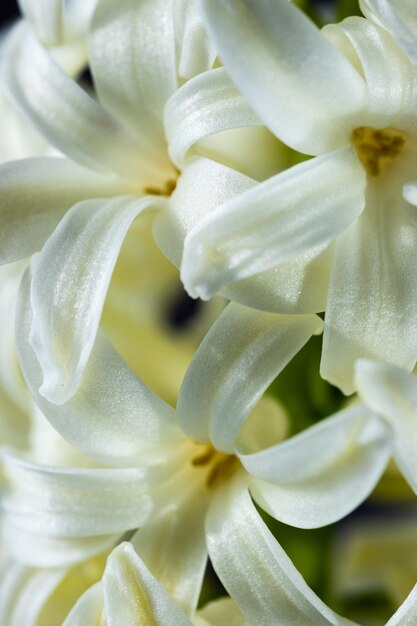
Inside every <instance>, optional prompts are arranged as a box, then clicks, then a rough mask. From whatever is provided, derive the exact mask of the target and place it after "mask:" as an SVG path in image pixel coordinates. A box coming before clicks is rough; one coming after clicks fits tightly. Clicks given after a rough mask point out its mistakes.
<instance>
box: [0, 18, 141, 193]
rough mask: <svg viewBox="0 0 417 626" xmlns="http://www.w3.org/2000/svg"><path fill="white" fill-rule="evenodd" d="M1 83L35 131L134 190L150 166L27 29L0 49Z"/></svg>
mask: <svg viewBox="0 0 417 626" xmlns="http://www.w3.org/2000/svg"><path fill="white" fill-rule="evenodd" d="M0 79H1V81H2V82H3V85H4V87H5V89H6V90H7V92H8V93H9V95H10V96H11V97H12V99H13V100H14V102H15V104H16V106H17V107H18V108H19V109H20V110H21V111H22V112H23V113H24V114H25V115H26V116H27V117H29V119H30V120H31V122H32V123H33V124H34V126H35V127H36V128H37V130H38V131H39V132H40V133H41V134H43V135H44V136H45V137H46V138H47V139H48V141H50V143H52V145H54V146H55V147H56V148H58V150H61V151H62V152H64V154H67V155H68V156H70V157H71V158H73V159H74V160H75V161H78V162H79V163H81V164H82V165H86V166H87V167H91V168H92V169H94V170H99V171H102V170H104V171H106V172H108V171H113V172H117V173H118V174H119V175H121V176H122V177H123V178H126V179H131V180H133V181H134V183H135V184H139V183H138V179H139V180H140V177H141V176H142V175H145V173H146V172H147V169H146V168H147V167H150V166H151V164H150V163H147V161H146V157H144V156H143V154H141V151H140V150H138V149H137V143H136V141H135V140H134V138H133V137H132V136H131V135H130V133H129V132H128V131H126V129H125V128H124V127H123V126H122V125H121V124H120V123H119V122H117V121H116V120H115V119H114V118H112V117H111V116H110V115H109V114H108V113H107V112H106V111H105V110H104V109H103V108H102V107H101V106H100V105H99V104H98V103H97V102H96V101H95V100H94V99H93V98H91V97H90V96H89V95H88V94H87V93H86V92H85V91H84V90H83V89H82V88H81V87H80V86H79V85H77V83H76V82H75V81H73V80H72V79H71V78H70V77H69V76H68V75H67V74H65V72H64V71H63V70H62V69H61V68H60V67H59V66H58V65H57V64H56V63H55V62H54V60H53V59H52V57H51V56H50V55H49V53H48V52H47V51H46V50H45V49H43V48H42V47H41V45H40V44H39V42H37V41H36V39H35V38H34V37H33V35H32V34H31V33H30V31H29V29H28V28H27V27H25V25H19V26H18V27H16V28H15V29H14V30H13V31H12V32H11V33H10V35H9V37H8V38H7V40H6V42H5V44H4V46H3V48H2V60H1V65H0Z"/></svg>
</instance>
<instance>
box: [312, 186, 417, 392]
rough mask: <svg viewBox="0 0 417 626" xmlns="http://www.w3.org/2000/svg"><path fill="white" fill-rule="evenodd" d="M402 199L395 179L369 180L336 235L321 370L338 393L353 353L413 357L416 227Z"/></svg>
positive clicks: (349, 385) (398, 361)
mask: <svg viewBox="0 0 417 626" xmlns="http://www.w3.org/2000/svg"><path fill="white" fill-rule="evenodd" d="M404 204H405V203H404V201H402V200H401V186H400V187H399V188H398V186H397V184H396V182H395V181H394V183H392V182H391V181H390V180H388V181H387V184H385V185H383V184H382V182H381V184H379V183H378V184H377V185H375V186H369V187H368V191H367V199H366V209H365V211H364V212H363V214H362V215H361V217H360V218H359V219H358V220H357V221H356V222H355V223H354V224H352V226H351V227H350V228H349V229H348V230H347V231H346V232H345V233H343V234H342V235H340V237H339V239H338V240H337V243H336V248H335V255H334V259H333V268H332V274H331V281H330V287H329V295H328V303H327V308H326V318H325V328H324V339H323V353H322V361H321V375H322V377H323V378H325V379H326V380H328V381H330V382H331V383H332V384H334V385H337V386H338V387H340V389H342V391H343V392H344V393H346V394H349V393H352V392H353V391H354V385H353V366H354V362H355V360H356V359H358V358H362V357H364V358H371V359H373V358H375V359H382V360H385V361H388V362H389V363H393V364H395V365H398V366H400V367H404V368H406V369H410V370H411V369H412V368H413V367H414V365H415V362H416V358H417V318H416V315H415V302H416V298H417V274H416V272H415V267H416V263H417V230H416V228H415V227H414V225H412V224H411V223H410V222H409V221H408V219H407V218H406V217H405V216H404V214H403V210H402V209H403V205H404Z"/></svg>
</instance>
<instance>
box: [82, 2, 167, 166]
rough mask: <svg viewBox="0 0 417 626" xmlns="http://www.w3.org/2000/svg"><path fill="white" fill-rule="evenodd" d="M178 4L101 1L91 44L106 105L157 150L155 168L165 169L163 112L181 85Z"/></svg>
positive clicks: (95, 73) (93, 67) (96, 77)
mask: <svg viewBox="0 0 417 626" xmlns="http://www.w3.org/2000/svg"><path fill="white" fill-rule="evenodd" d="M172 4H173V3H172V0H152V1H150V0H146V1H144V2H139V3H138V2H136V0H117V2H115V1H114V0H100V1H99V2H98V5H97V8H96V10H95V13H94V16H93V20H92V26H91V35H90V39H89V56H90V64H91V70H92V73H93V76H94V84H95V87H96V89H97V93H98V95H99V98H100V101H101V102H102V103H103V105H104V106H105V107H106V108H107V109H108V110H109V111H110V112H111V113H113V114H114V115H115V117H116V118H117V119H119V120H122V121H124V122H126V123H127V124H129V126H130V127H131V128H132V129H133V130H134V131H135V133H136V134H137V136H138V140H139V142H140V143H143V145H144V146H145V147H146V149H147V150H149V151H152V157H153V159H154V160H155V166H156V165H158V164H159V166H160V167H161V166H165V168H166V167H167V166H169V165H168V162H167V161H168V159H167V154H166V148H165V138H164V133H163V126H162V116H163V108H164V106H165V102H166V101H167V100H168V98H169V96H170V95H171V94H172V93H173V92H174V90H175V89H176V86H177V78H176V67H175V41H174V24H173V14H172V13H173V8H172ZM155 42H158V43H157V45H155Z"/></svg>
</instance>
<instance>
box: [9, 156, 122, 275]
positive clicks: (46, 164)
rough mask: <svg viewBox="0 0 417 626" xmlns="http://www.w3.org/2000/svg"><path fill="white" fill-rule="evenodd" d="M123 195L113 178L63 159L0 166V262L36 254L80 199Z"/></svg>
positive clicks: (29, 161) (46, 159)
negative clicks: (65, 214) (62, 218)
mask: <svg viewBox="0 0 417 626" xmlns="http://www.w3.org/2000/svg"><path fill="white" fill-rule="evenodd" d="M120 193H123V186H122V185H121V184H120V182H119V181H117V180H116V179H115V178H112V177H109V176H102V175H100V174H95V173H94V172H91V171H89V170H87V169H84V168H83V167H80V166H78V165H76V164H75V163H73V162H71V161H67V160H66V159H57V158H48V157H37V158H36V159H24V160H21V161H13V162H11V163H5V164H4V165H1V166H0V221H1V228H0V251H1V252H0V262H1V263H10V262H11V261H15V260H17V259H21V258H24V257H27V256H29V255H30V254H33V253H34V252H38V251H39V250H40V249H41V247H42V246H43V244H44V243H45V241H46V239H47V238H48V237H49V235H50V234H51V233H52V231H53V230H54V228H55V227H56V225H57V224H58V222H59V220H60V219H61V217H62V216H63V215H64V213H65V212H66V211H67V210H68V209H69V208H71V206H72V205H73V204H75V203H76V202H79V201H80V200H83V199H86V198H90V197H94V196H96V197H97V196H100V197H105V196H109V195H118V194H120Z"/></svg>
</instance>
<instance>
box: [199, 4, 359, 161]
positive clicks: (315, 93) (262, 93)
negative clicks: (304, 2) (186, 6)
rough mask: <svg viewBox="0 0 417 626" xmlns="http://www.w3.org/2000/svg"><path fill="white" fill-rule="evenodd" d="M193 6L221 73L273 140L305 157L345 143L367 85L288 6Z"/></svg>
mask: <svg viewBox="0 0 417 626" xmlns="http://www.w3.org/2000/svg"><path fill="white" fill-rule="evenodd" d="M199 6H200V7H201V10H202V12H203V16H204V18H205V20H206V23H207V27H208V30H209V33H210V35H211V36H212V38H213V40H214V42H215V43H216V46H217V48H218V50H219V54H220V57H221V58H222V61H223V62H224V64H225V67H226V69H227V71H228V72H229V73H230V75H231V77H232V79H233V80H234V82H235V83H236V84H237V86H238V87H239V89H240V90H241V91H242V93H243V94H244V96H245V97H246V98H247V100H248V102H249V103H250V104H251V106H252V107H253V108H254V110H255V111H256V112H257V113H258V115H259V117H260V118H261V120H262V121H263V122H264V123H265V124H266V125H267V126H268V127H269V128H270V129H271V130H272V131H273V132H274V133H275V134H276V135H277V137H279V138H280V139H281V140H282V141H284V142H285V143H287V144H288V145H290V146H291V147H292V148H295V149H296V150H300V151H301V152H304V153H307V154H319V153H321V152H324V151H326V150H334V149H336V148H338V147H340V146H341V145H345V144H346V143H347V142H348V140H349V134H350V128H351V124H352V117H354V116H355V114H356V113H357V111H359V110H361V109H362V107H363V105H364V103H365V99H366V90H365V85H364V83H363V80H362V78H361V77H360V75H359V74H358V73H357V72H356V70H355V69H354V68H353V67H352V65H350V63H349V62H348V61H347V59H345V58H344V57H343V56H342V55H341V54H340V53H339V52H338V51H337V50H336V49H335V48H334V47H333V46H332V45H331V44H330V43H329V42H328V41H327V40H326V39H325V37H323V35H322V34H321V33H320V31H319V30H318V29H317V28H316V27H315V26H314V25H313V24H312V23H311V22H310V20H309V19H308V18H307V17H306V16H305V15H304V14H303V13H302V12H301V11H299V10H298V9H297V7H295V5H294V4H293V3H291V2H288V0H277V1H276V2H273V3H272V2H270V1H268V0H258V1H257V2H256V3H254V2H250V1H249V0H244V1H243V2H242V1H241V0H233V1H229V2H227V3H213V2H210V1H209V0H200V2H199ZM284 94H285V95H284Z"/></svg>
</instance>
